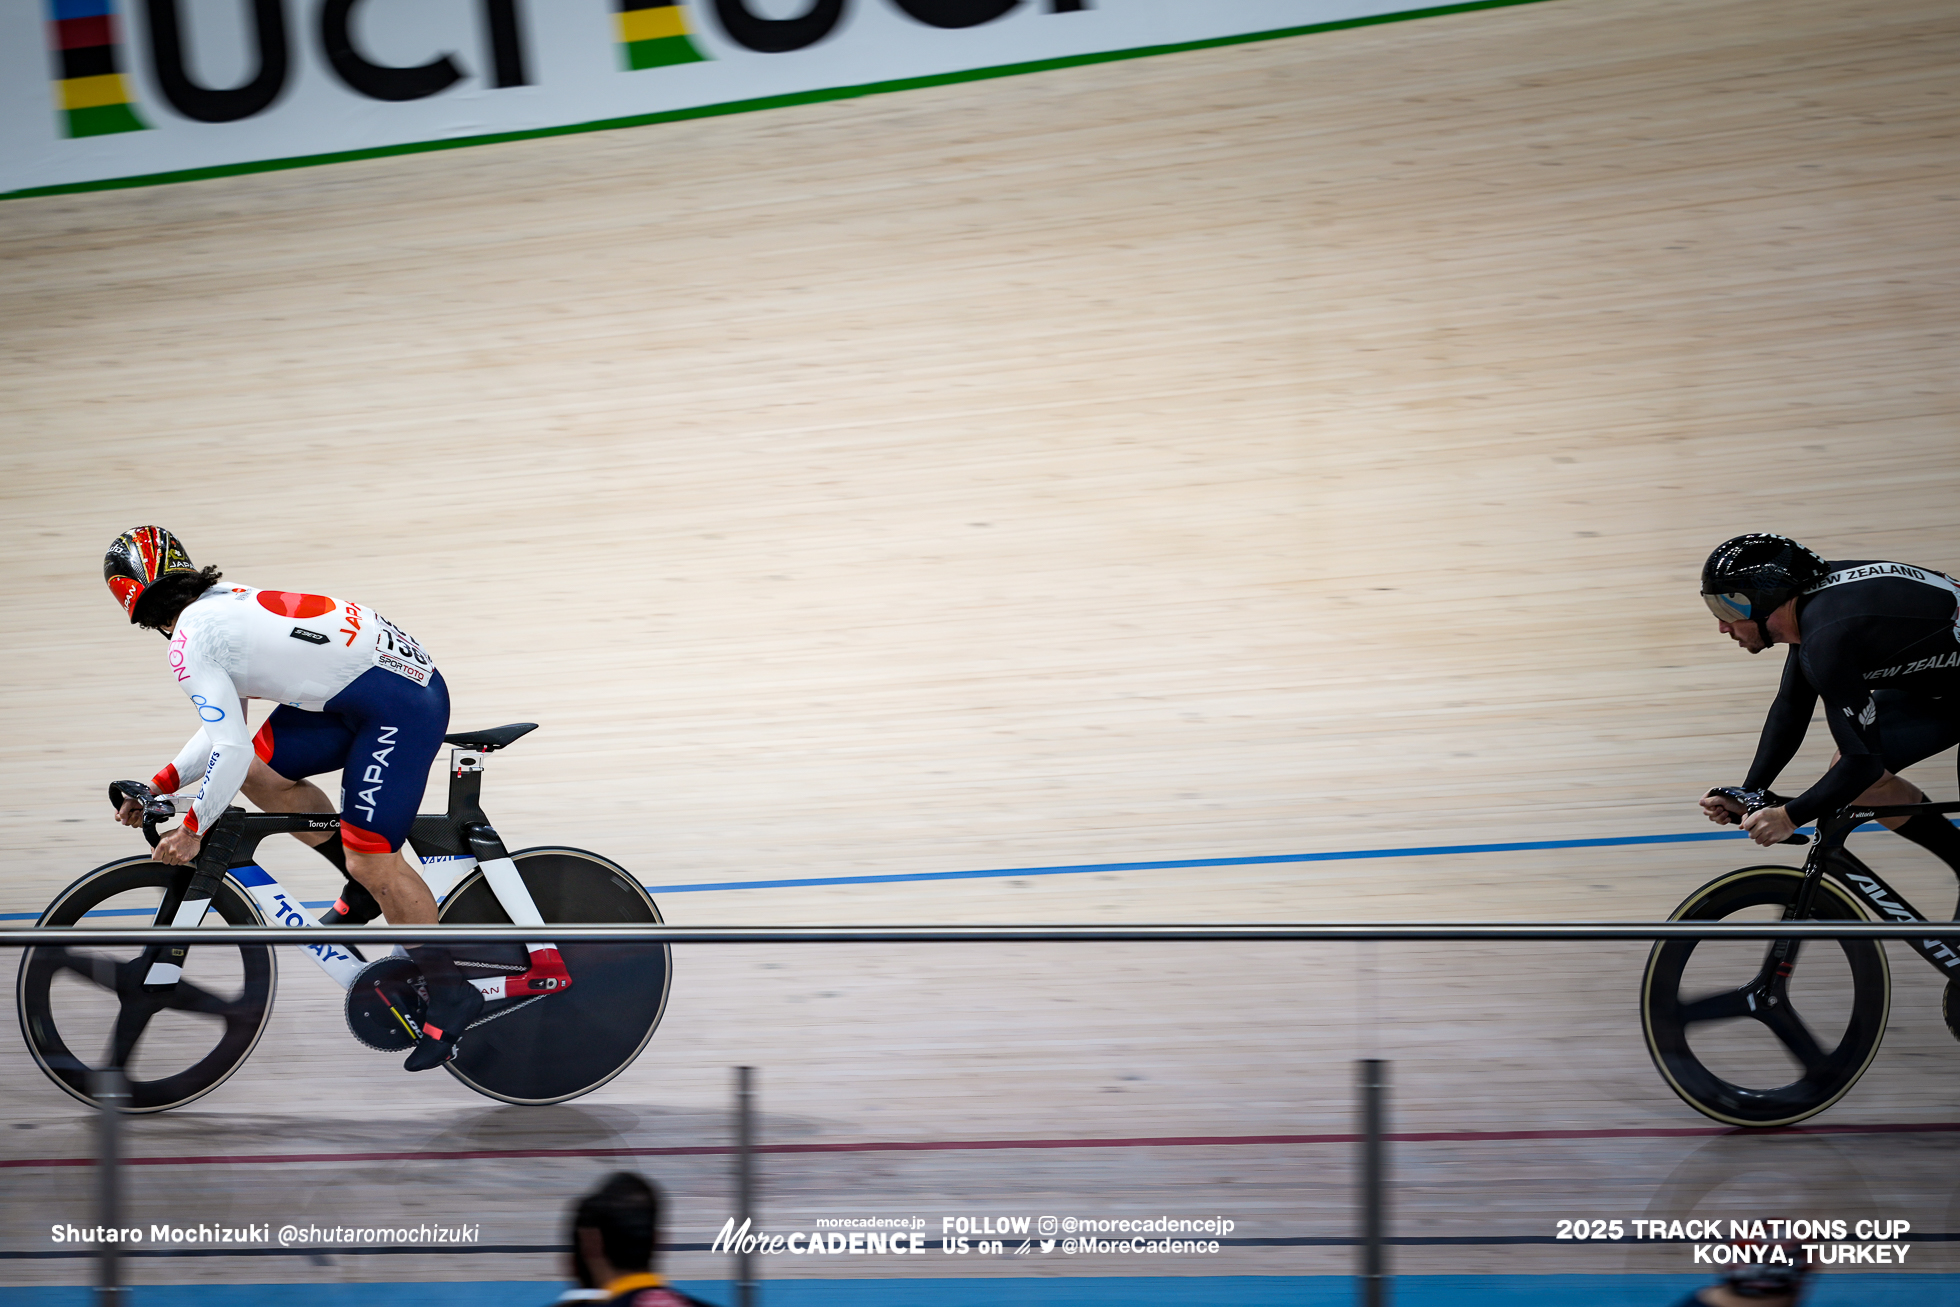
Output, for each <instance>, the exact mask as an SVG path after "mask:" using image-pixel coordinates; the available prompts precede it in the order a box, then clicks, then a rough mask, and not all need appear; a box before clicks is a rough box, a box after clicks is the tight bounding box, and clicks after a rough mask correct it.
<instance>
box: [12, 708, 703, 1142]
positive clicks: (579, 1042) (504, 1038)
mask: <svg viewBox="0 0 1960 1307" xmlns="http://www.w3.org/2000/svg"><path fill="white" fill-rule="evenodd" d="M534 729H536V727H535V724H534V723H531V722H518V723H514V724H512V725H509V726H500V727H498V728H496V729H495V730H490V731H478V732H463V733H460V734H455V735H447V736H444V737H443V739H444V742H445V743H447V744H449V745H452V746H454V747H452V748H451V750H450V755H449V809H448V811H447V812H444V813H439V814H433V815H429V814H424V815H419V816H417V817H416V819H415V822H414V825H413V826H412V828H411V829H410V832H409V837H408V842H409V845H410V847H412V848H413V849H414V850H415V853H416V855H417V856H418V857H419V858H420V860H421V863H422V867H423V874H424V876H425V878H434V879H438V880H439V879H440V878H442V877H445V876H447V877H451V878H453V880H452V881H451V883H453V886H454V887H453V888H452V889H450V890H449V892H448V893H447V894H446V895H443V896H442V901H441V905H440V908H439V911H438V920H439V921H440V922H441V923H442V924H445V925H537V926H540V927H545V926H549V925H551V924H554V923H557V924H573V923H592V924H617V923H625V924H647V925H655V924H659V923H660V920H661V917H660V911H659V909H658V908H657V907H655V906H654V902H653V900H652V898H650V897H649V896H648V895H647V892H646V890H645V889H643V888H642V887H641V885H640V883H639V881H638V880H636V879H635V878H634V877H632V876H631V875H629V874H627V872H625V871H624V870H623V869H621V868H620V867H619V866H618V865H617V864H615V863H613V862H611V861H609V860H607V859H605V858H602V857H600V856H599V855H598V854H596V853H588V852H585V851H584V850H581V849H573V848H560V847H540V848H530V849H522V850H519V851H518V852H516V853H509V852H506V850H505V848H504V845H503V842H502V840H501V839H500V838H499V837H498V835H497V832H496V830H495V828H494V827H492V826H491V824H490V822H489V819H488V818H487V817H485V816H484V813H483V808H482V804H481V792H482V786H483V767H484V758H485V756H486V755H488V754H490V753H492V752H494V751H496V750H498V749H503V748H507V747H509V746H510V745H511V744H512V743H513V742H514V741H515V740H516V739H517V738H518V737H519V736H522V735H525V734H527V733H529V732H530V731H532V730H534ZM125 795H128V797H132V798H137V799H139V800H141V801H143V804H144V810H143V833H144V835H145V836H146V837H147V838H148V839H149V841H150V844H151V845H152V846H154V845H155V844H156V843H157V841H158V838H159V837H158V835H157V832H156V826H157V824H158V823H159V822H161V821H167V820H169V819H170V818H171V817H172V816H174V815H175V809H174V806H173V805H172V803H171V801H170V800H169V799H168V798H162V797H158V796H155V795H152V794H150V793H149V790H148V787H146V786H142V785H140V784H137V783H136V782H130V781H119V782H117V783H116V784H115V785H112V786H110V792H109V798H110V802H111V803H112V804H117V805H120V804H121V802H122V800H123V798H124V796H125ZM339 827H340V820H339V818H338V817H336V816H333V815H332V814H322V813H248V812H246V811H244V810H243V809H241V808H236V807H234V808H229V809H227V810H226V812H225V814H224V816H223V817H221V818H220V819H218V820H217V821H215V822H213V823H211V825H210V828H209V829H208V830H207V831H206V832H205V835H204V839H203V843H202V846H201V848H200V850H199V854H198V857H197V860H196V862H195V863H194V864H192V865H191V866H182V867H180V866H168V865H165V864H163V863H159V862H154V861H151V860H150V859H149V858H147V857H142V856H137V857H130V858H122V859H119V860H117V861H115V862H111V863H107V864H105V865H103V866H100V867H97V868H96V869H95V870H94V871H91V872H89V873H88V874H87V875H85V876H83V877H82V878H81V879H80V880H78V881H76V882H75V883H74V884H72V885H70V886H69V887H68V888H67V889H65V890H63V891H62V892H61V894H60V895H59V896H57V897H56V899H55V901H54V902H53V903H52V904H50V905H49V906H48V909H47V911H45V912H43V913H42V914H41V917H40V920H39V921H38V922H37V923H36V924H38V925H42V926H72V925H75V924H77V923H78V922H80V921H82V920H83V918H85V917H95V918H98V919H99V918H100V917H103V916H134V915H141V916H144V917H147V918H149V919H150V920H151V922H152V923H153V924H154V925H157V926H186V927H201V928H204V929H208V930H209V932H210V936H211V940H210V942H209V943H208V944H207V943H203V942H199V943H198V944H196V945H192V946H174V945H163V944H156V945H150V946H148V947H145V948H141V949H136V950H127V949H125V950H122V951H120V952H116V951H88V950H82V949H71V948H63V947H46V946H43V947H35V948H28V949H25V950H23V956H22V958H21V963H20V978H19V984H18V987H17V994H18V1006H19V1009H20V1023H21V1031H22V1033H23V1034H24V1035H25V1036H26V1039H27V1047H28V1049H29V1050H30V1051H31V1052H32V1053H33V1055H34V1060H35V1061H36V1062H37V1063H38V1064H39V1065H40V1067H41V1069H42V1070H43V1071H45V1072H46V1073H47V1074H48V1076H49V1078H51V1079H52V1080H53V1081H54V1082H55V1084H57V1085H59V1086H60V1087H61V1088H62V1089H63V1090H64V1091H65V1092H67V1093H68V1094H70V1095H72V1096H74V1097H75V1098H78V1099H80V1100H82V1101H83V1102H87V1103H91V1104H93V1102H94V1100H93V1098H92V1097H91V1096H90V1093H89V1075H90V1072H91V1071H94V1070H104V1069H109V1068H115V1069H118V1070H121V1071H122V1072H123V1074H124V1076H125V1077H126V1078H127V1080H128V1084H129V1094H130V1102H129V1107H128V1109H127V1110H129V1111H134V1112H161V1111H165V1110H167V1109H169V1108H173V1107H181V1106H182V1105H184V1104H185V1103H188V1102H191V1101H192V1100H193V1099H196V1098H199V1097H202V1096H203V1095H205V1094H208V1093H210V1092H211V1091H212V1090H213V1089H216V1088H217V1087H218V1086H219V1085H221V1084H223V1083H224V1081H225V1080H226V1079H227V1078H228V1077H229V1076H230V1075H231V1074H232V1073H233V1072H234V1071H236V1070H237V1069H238V1068H239V1067H240V1066H241V1065H243V1064H244V1061H245V1059H246V1058H247V1057H249V1056H250V1055H251V1052H252V1050H253V1048H254V1047H256V1046H257V1044H258V1042H259V1037H260V1036H261V1035H262V1034H264V1032H265V1028H266V1024H267V1022H268V1020H269V1019H270V1016H271V1012H272V998H273V993H274V990H275V988H276V968H275V966H274V961H273V950H272V948H271V947H270V946H267V945H262V944H261V945H253V944H240V945H227V944H225V942H224V931H225V928H226V927H228V926H265V925H273V926H278V925H283V926H288V927H291V928H293V930H294V931H295V933H296V934H300V935H303V936H306V939H305V941H304V942H302V943H299V944H297V948H298V949H299V950H300V951H302V952H304V953H305V954H306V955H307V956H308V957H310V958H311V959H312V960H313V961H314V962H315V963H317V964H318V965H319V967H320V969H321V970H323V971H325V972H326V973H327V975H328V976H330V977H332V978H333V980H334V982H335V983H336V984H338V985H339V986H340V987H341V988H342V989H344V990H346V991H347V1001H346V1006H345V1012H346V1018H347V1025H348V1029H349V1031H350V1032H351V1033H352V1034H353V1035H354V1037H355V1038H356V1039H358V1040H359V1041H360V1042H362V1043H364V1044H366V1045H368V1046H369V1047H371V1048H377V1049H384V1050H387V1051H391V1052H401V1051H404V1050H406V1049H408V1048H409V1047H411V1046H412V1045H413V1044H414V1042H415V1037H416V1032H417V1031H418V1030H419V1029H420V1028H421V1022H422V1016H423V1014H424V1012H425V1011H426V1009H427V1003H428V995H427V989H426V986H425V985H424V984H423V982H422V979H421V974H420V971H419V968H417V967H416V965H415V964H414V963H413V962H412V961H410V960H409V959H408V957H407V956H406V954H405V952H404V951H403V950H401V949H395V950H393V951H392V952H391V953H390V954H389V955H388V956H386V957H378V958H373V959H370V958H367V957H364V956H363V955H362V953H361V951H360V950H359V949H357V948H354V947H352V946H350V945H345V944H338V943H335V942H333V936H332V933H331V927H332V926H333V925H335V924H344V923H349V922H353V924H358V921H355V920H354V918H353V917H350V916H349V915H347V910H346V902H347V899H348V897H351V896H352V892H353V890H354V887H353V886H352V885H350V886H349V893H346V894H343V897H342V899H341V901H340V902H339V903H337V904H335V906H334V907H333V908H330V909H329V910H328V911H327V912H326V913H325V914H324V915H323V916H322V917H321V919H320V920H319V921H315V920H313V919H312V918H310V917H309V916H308V915H307V914H306V913H305V911H303V910H302V906H301V904H300V901H299V897H298V896H297V895H296V894H293V893H291V892H289V891H288V890H286V889H285V888H284V887H283V886H281V885H280V884H279V882H278V881H277V880H275V879H273V877H272V876H271V875H270V874H268V873H267V872H266V871H265V869H264V868H262V867H260V866H259V865H258V863H257V862H256V861H255V858H256V856H257V849H258V846H259V843H260V841H262V840H263V839H264V838H265V837H266V836H268V835H273V834H278V833H282V832H300V831H307V832H320V833H329V832H332V831H335V830H338V829H339ZM435 888H438V889H439V888H440V886H439V885H437V886H435ZM356 915H357V916H358V914H356ZM539 933H540V935H547V934H548V932H547V931H544V930H541V931H540V932H539ZM431 942H435V943H440V942H441V941H440V934H439V933H435V934H432V937H431ZM449 952H450V954H451V956H452V957H453V958H454V959H455V962H456V966H457V969H458V970H459V971H460V972H461V973H462V974H463V975H464V977H465V978H466V979H467V980H468V981H469V983H471V984H473V985H475V986H476V987H477V988H478V989H479V990H480V991H482V993H483V995H484V998H485V999H486V1002H485V1005H484V1008H483V1012H482V1014H481V1015H480V1016H479V1017H478V1018H477V1020H475V1021H473V1022H472V1023H471V1024H470V1026H469V1027H468V1030H467V1032H466V1033H465V1035H464V1037H463V1038H462V1039H461V1040H460V1041H459V1042H458V1044H457V1051H456V1056H455V1057H454V1058H453V1059H452V1060H450V1061H449V1062H447V1063H445V1064H444V1065H445V1066H446V1067H447V1069H448V1071H449V1073H450V1074H451V1075H453V1076H455V1077H456V1078H457V1079H458V1080H460V1081H462V1082H463V1083H464V1084H466V1085H468V1086H469V1087H470V1088H471V1089H474V1090H476V1091H477V1092H478V1093H480V1094H485V1095H487V1096H489V1097H491V1098H495V1099H499V1100H501V1101H503V1102H506V1103H520V1104H542V1103H560V1102H564V1101H565V1100H566V1099H570V1098H577V1097H578V1096H580V1095H581V1094H587V1093H590V1092H591V1091H593V1090H594V1089H597V1088H598V1087H599V1086H601V1085H603V1084H605V1083H606V1082H607V1081H609V1080H611V1079H612V1078H613V1077H614V1076H617V1075H618V1074H619V1073H620V1072H622V1071H624V1070H625V1069H626V1068H627V1067H628V1066H630V1065H632V1062H633V1060H634V1059H635V1058H636V1057H638V1056H639V1054H640V1050H641V1049H643V1048H645V1047H646V1044H647V1041H648V1040H649V1039H651V1038H652V1036H653V1032H654V1029H655V1027H657V1026H658V1025H659V1024H660V1018H661V1016H662V1014H663V1013H664V1011H665V1010H666V1006H667V992H668V984H669V979H670V977H671V974H672V970H673V968H672V954H671V950H670V949H669V948H668V946H667V945H665V944H653V943H647V944H638V943H627V944H598V943H585V942H579V943H568V944H565V945H563V946H562V947H561V946H559V945H556V944H553V943H550V942H548V941H541V942H537V943H530V944H524V945H516V944H508V945H498V944H489V945H452V946H449ZM93 1050H100V1051H99V1052H94V1051H93Z"/></svg>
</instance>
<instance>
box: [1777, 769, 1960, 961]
mask: <svg viewBox="0 0 1960 1307" xmlns="http://www.w3.org/2000/svg"><path fill="white" fill-rule="evenodd" d="M1949 812H1960V803H1896V804H1880V805H1877V806H1875V807H1852V808H1841V809H1839V810H1838V811H1837V812H1835V813H1832V814H1831V815H1830V816H1828V817H1824V818H1822V819H1820V820H1819V821H1818V823H1817V839H1816V840H1815V841H1814V842H1813V843H1812V844H1811V846H1810V853H1809V855H1808V856H1807V857H1805V859H1804V864H1803V872H1804V880H1803V884H1802V885H1801V886H1800V887H1799V888H1798V890H1797V896H1796V901H1795V902H1793V903H1792V904H1791V905H1790V906H1789V907H1788V908H1787V909H1785V911H1784V914H1783V919H1784V920H1785V921H1797V920H1801V919H1803V917H1804V915H1805V914H1806V913H1808V912H1809V911H1810V906H1811V904H1812V902H1813V901H1814V900H1815V899H1816V895H1817V882H1818V881H1819V880H1820V879H1821V878H1822V877H1824V876H1827V875H1828V876H1829V877H1830V878H1831V879H1832V880H1833V881H1835V882H1836V883H1837V884H1838V885H1840V886H1842V887H1843V888H1844V889H1845V890H1847V891H1849V892H1850V894H1851V895H1852V897H1853V898H1855V899H1857V900H1858V902H1859V903H1861V904H1863V905H1864V906H1865V908H1866V909H1867V910H1868V911H1870V912H1871V913H1872V914H1873V915H1874V916H1875V917H1877V918H1878V919H1880V920H1885V919H1890V920H1892V921H1897V922H1908V921H1930V920H1931V918H1929V917H1926V916H1924V915H1922V914H1921V913H1920V911H1919V909H1917V908H1915V907H1913V905H1912V904H1911V903H1909V902H1907V900H1906V896H1905V895H1903V894H1901V893H1899V892H1898V891H1897V890H1895V889H1893V888H1892V887H1891V886H1890V885H1888V884H1886V882H1885V878H1884V877H1882V876H1880V875H1879V874H1878V873H1877V872H1875V871H1873V870H1872V869H1871V868H1870V867H1868V866H1866V865H1865V864H1864V862H1863V861H1861V860H1860V859H1859V858H1858V856H1857V855H1856V854H1854V853H1852V852H1851V851H1850V850H1849V849H1847V848H1845V847H1844V843H1845V841H1846V840H1847V839H1848V838H1850V835H1851V832H1852V831H1854V830H1856V829H1857V828H1858V827H1860V826H1862V825H1863V824H1864V823H1866V822H1868V821H1871V820H1874V819H1875V818H1879V817H1911V816H1916V815H1919V814H1922V813H1925V814H1932V815H1939V816H1944V815H1945V814H1946V813H1949ZM1956 911H1960V909H1956ZM1905 942H1906V944H1907V945H1908V946H1910V947H1911V949H1912V950H1913V952H1915V953H1917V954H1919V956H1921V957H1923V958H1925V959H1926V961H1927V962H1928V963H1929V964H1930V965H1931V966H1932V967H1933V968H1934V970H1936V971H1938V972H1940V974H1942V975H1945V976H1948V977H1955V976H1960V949H1956V947H1955V946H1956V944H1960V937H1955V938H1954V939H1950V940H1949V939H1940V938H1928V939H1908V940H1906V941H1905ZM1796 944H1797V941H1796V940H1778V941H1776V943H1775V944H1774V945H1772V946H1771V949H1770V953H1771V956H1772V957H1773V958H1774V959H1775V961H1777V962H1778V963H1781V964H1783V965H1786V966H1787V965H1790V964H1792V963H1793V962H1794V961H1795V952H1796Z"/></svg>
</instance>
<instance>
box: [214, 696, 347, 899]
mask: <svg viewBox="0 0 1960 1307" xmlns="http://www.w3.org/2000/svg"><path fill="white" fill-rule="evenodd" d="M353 739H354V732H353V731H352V730H350V729H349V728H348V726H347V723H345V722H343V721H342V720H340V718H338V717H336V716H334V715H332V714H331V713H318V712H303V711H301V710H300V709H298V708H295V707H293V706H292V705H291V704H281V705H279V706H278V707H277V708H274V709H273V710H272V715H271V716H269V717H267V718H266V719H265V721H264V722H262V723H261V724H260V725H259V732H258V734H257V735H255V736H253V737H252V753H253V755H254V756H253V758H252V765H251V768H250V769H249V770H247V771H246V773H245V783H244V784H243V785H242V786H240V787H239V789H240V790H241V791H242V792H243V793H244V795H245V797H246V798H247V799H250V800H251V801H252V802H253V803H255V804H257V805H258V807H259V810H260V811H261V812H332V811H334V802H333V800H332V799H329V798H328V797H327V796H326V794H325V792H324V791H322V790H321V789H320V787H319V786H317V785H315V784H314V783H313V782H312V781H310V780H308V779H306V778H307V777H309V776H318V775H319V774H320V773H322V772H330V771H339V770H340V764H341V762H342V761H343V760H344V759H345V758H346V757H347V749H348V746H349V745H350V744H352V743H353ZM293 838H294V839H296V840H298V841H299V842H300V843H302V844H305V845H308V846H310V847H311V848H312V850H313V851H314V852H315V853H317V854H319V855H320V856H321V857H323V858H325V859H326V860H327V861H328V862H330V863H332V864H333V865H334V867H335V868H336V869H338V870H339V872H340V874H341V875H343V876H345V875H347V874H348V871H347V859H346V857H345V856H344V854H343V851H342V848H341V843H340V835H339V833H338V832H335V833H333V834H328V835H319V834H315V833H313V832H311V831H294V832H293ZM355 888H357V889H358V885H357V886H355ZM342 901H343V902H345V901H346V894H345V892H343V894H342ZM375 911H379V909H376V910H375ZM373 916H374V912H372V911H371V912H368V914H367V916H366V917H364V918H362V919H363V920H368V919H371V918H372V917H373Z"/></svg>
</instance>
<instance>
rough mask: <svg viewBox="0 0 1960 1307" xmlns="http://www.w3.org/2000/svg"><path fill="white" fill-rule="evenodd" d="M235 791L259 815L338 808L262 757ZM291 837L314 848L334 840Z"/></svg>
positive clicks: (298, 833) (302, 833)
mask: <svg viewBox="0 0 1960 1307" xmlns="http://www.w3.org/2000/svg"><path fill="white" fill-rule="evenodd" d="M295 711H297V710H295ZM238 788H239V790H240V792H242V793H243V794H244V795H245V797H246V798H248V799H250V800H251V801H252V802H253V803H254V804H256V805H258V809H259V811H260V812H333V811H334V810H335V809H336V808H337V807H338V806H339V805H338V804H336V803H335V802H334V801H333V800H332V799H329V798H328V797H327V794H326V791H325V790H322V789H321V788H320V787H319V786H317V785H315V784H314V783H313V782H312V781H309V780H304V779H302V780H291V779H288V778H287V777H284V776H281V775H280V774H279V773H278V772H276V771H274V770H273V769H272V768H271V766H269V765H268V764H267V763H266V761H265V759H263V758H253V759H252V766H251V769H250V770H249V771H247V772H246V773H245V783H244V784H243V785H241V786H239V787H238ZM293 838H294V839H296V840H298V841H299V842H300V843H301V844H310V845H314V846H316V847H317V846H318V845H321V844H324V843H326V842H327V841H328V840H330V839H332V838H334V837H333V836H332V835H322V834H320V833H319V832H318V831H294V832H293Z"/></svg>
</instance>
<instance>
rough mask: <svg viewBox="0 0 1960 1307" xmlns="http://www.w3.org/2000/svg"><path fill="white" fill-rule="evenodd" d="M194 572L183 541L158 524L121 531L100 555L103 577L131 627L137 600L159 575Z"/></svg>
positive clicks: (194, 569) (134, 620)
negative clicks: (126, 615)
mask: <svg viewBox="0 0 1960 1307" xmlns="http://www.w3.org/2000/svg"><path fill="white" fill-rule="evenodd" d="M195 571H197V568H196V566H195V565H194V564H192V562H191V556H190V555H189V554H188V553H186V552H185V551H184V542H183V541H181V540H179V539H178V538H177V537H176V536H174V535H171V534H170V533H169V532H168V531H166V530H164V529H163V528H162V527H160V526H139V527H133V528H131V529H130V530H128V531H125V532H123V533H122V534H121V535H119V536H117V537H116V540H115V543H114V544H112V545H110V546H109V552H108V553H107V554H105V555H103V558H102V579H103V580H105V581H107V582H108V583H109V593H110V594H112V595H114V596H115V597H116V602H117V603H119V604H121V605H122V606H123V611H124V612H126V613H128V614H129V621H130V625H132V626H134V625H135V624H136V601H137V600H139V599H141V598H142V597H143V592H144V591H145V590H148V589H149V588H150V585H151V584H152V583H153V582H154V581H155V580H156V579H157V578H158V577H160V576H163V575H165V574H167V573H170V572H195Z"/></svg>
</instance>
